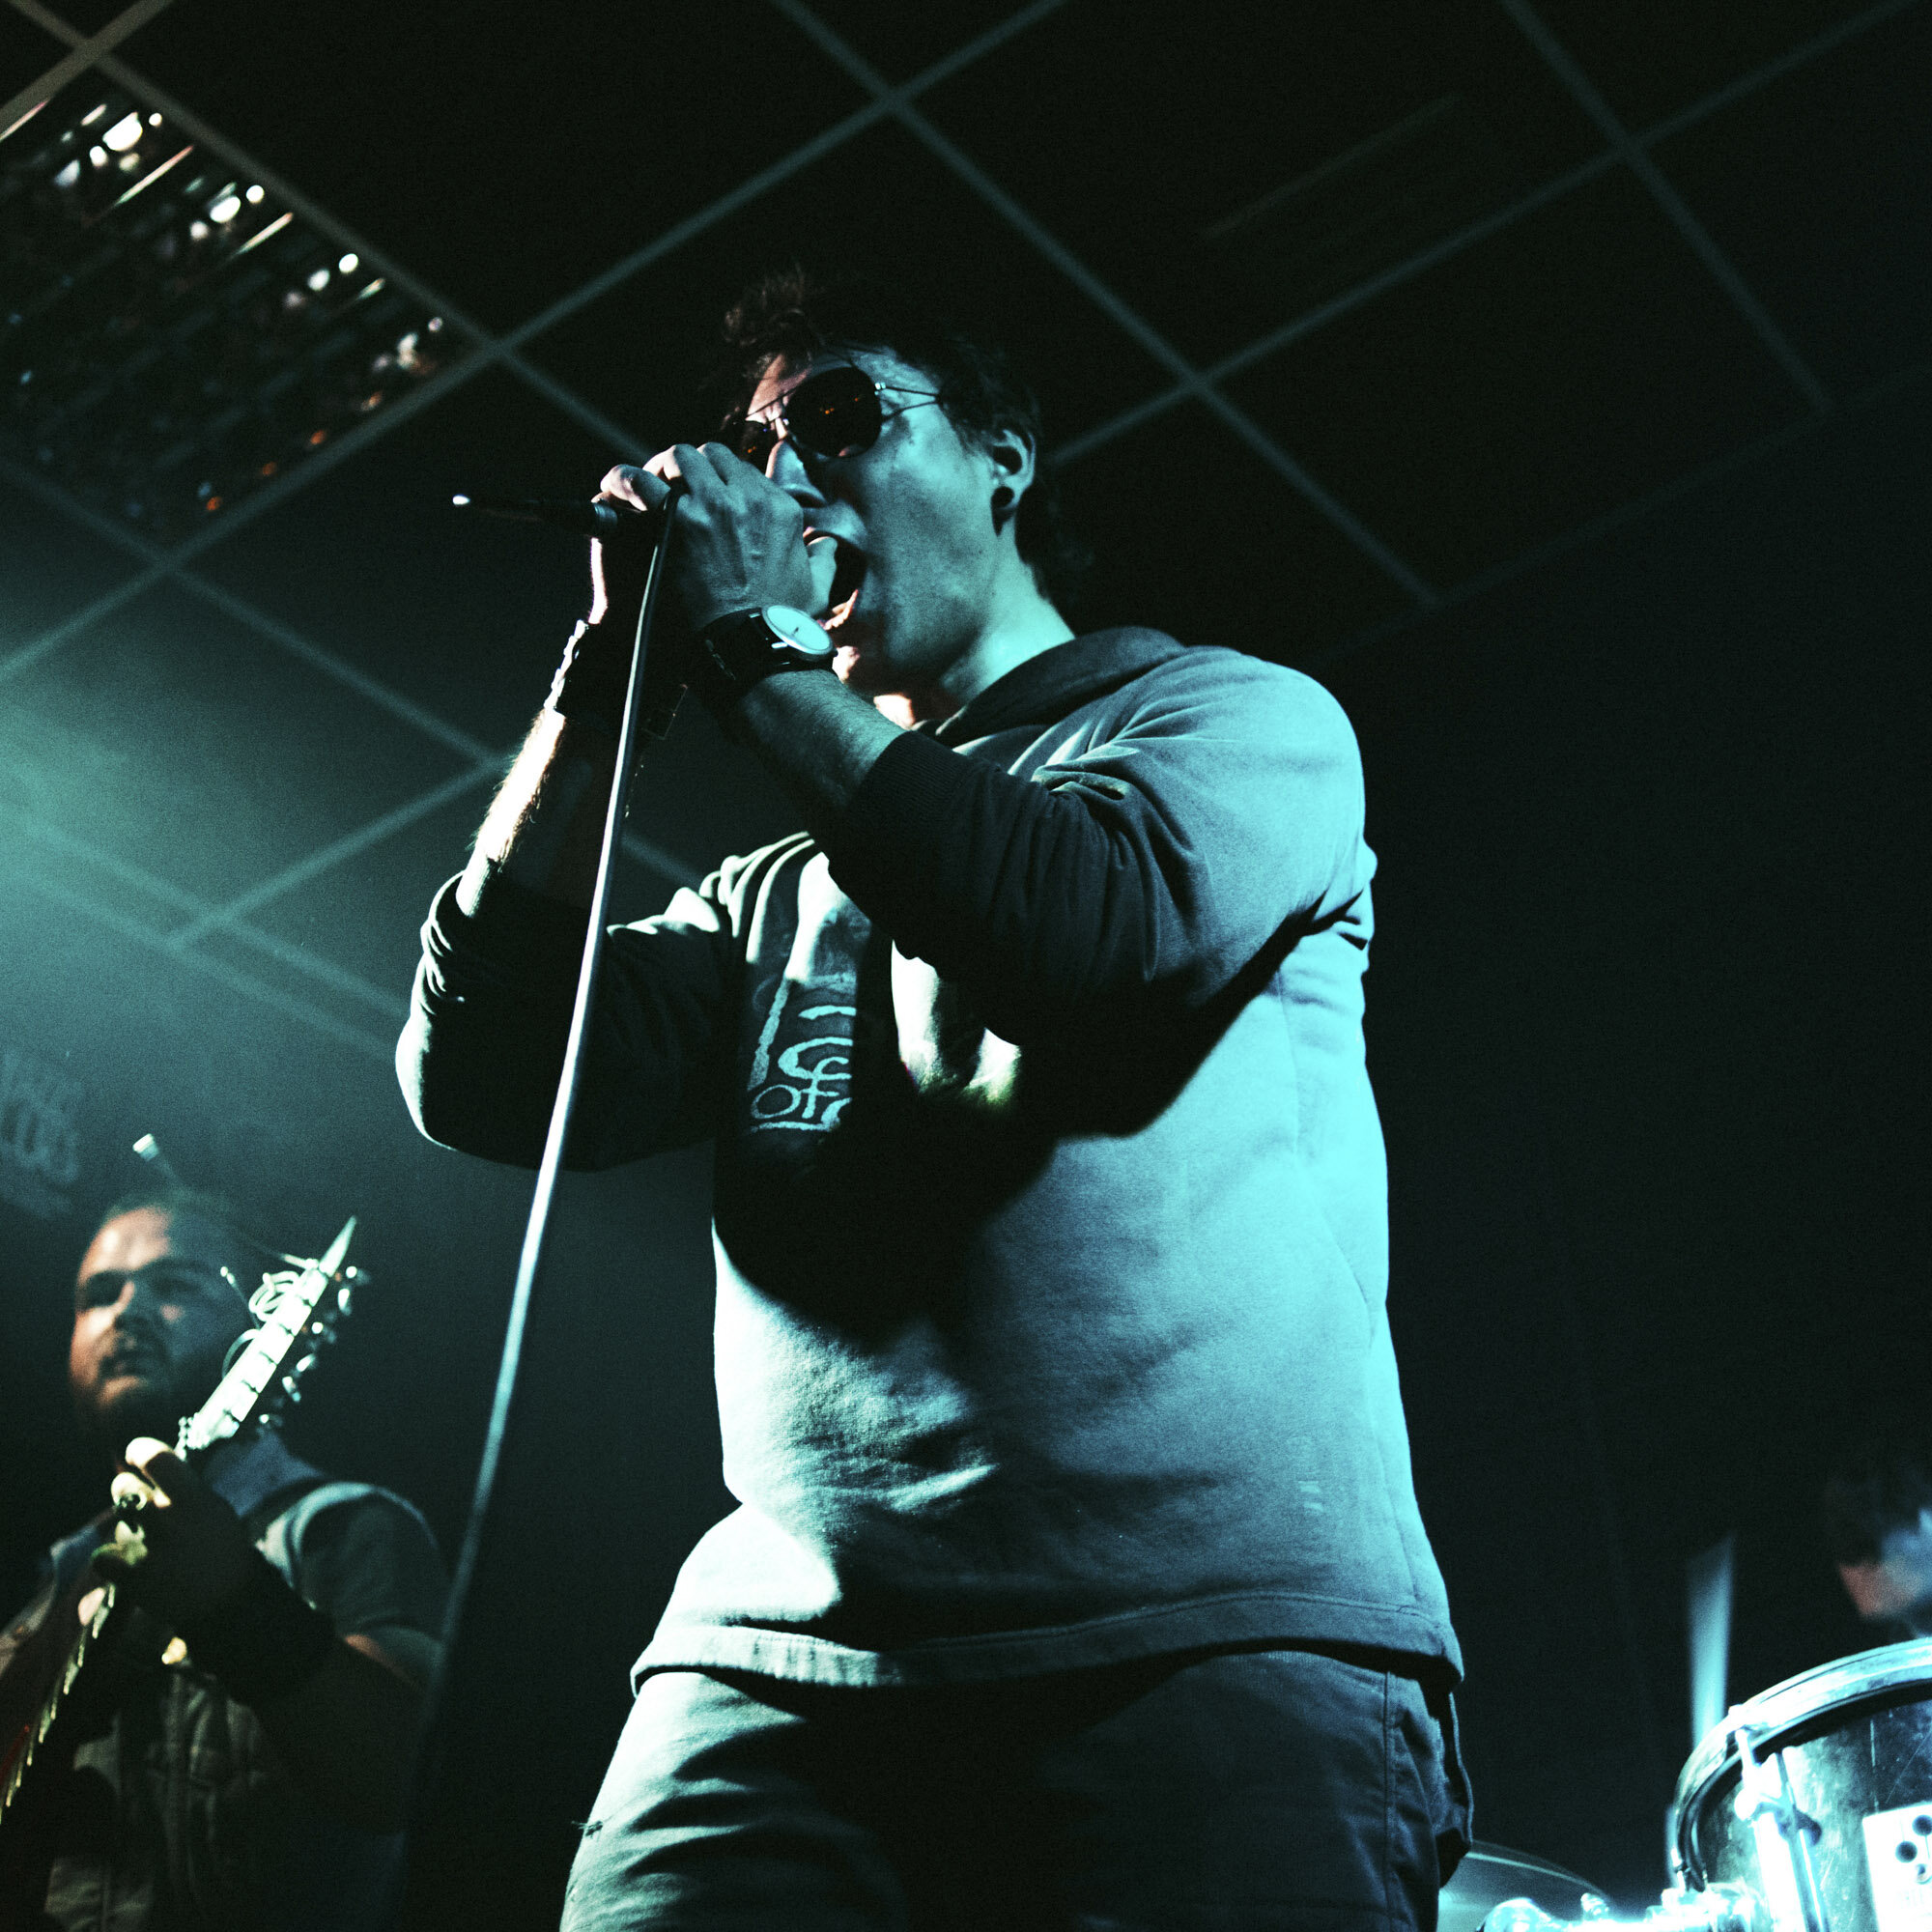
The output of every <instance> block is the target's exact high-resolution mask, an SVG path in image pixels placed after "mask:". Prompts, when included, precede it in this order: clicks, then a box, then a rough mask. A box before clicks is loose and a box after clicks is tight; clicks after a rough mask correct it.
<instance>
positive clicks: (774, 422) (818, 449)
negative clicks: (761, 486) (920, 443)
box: [731, 362, 939, 469]
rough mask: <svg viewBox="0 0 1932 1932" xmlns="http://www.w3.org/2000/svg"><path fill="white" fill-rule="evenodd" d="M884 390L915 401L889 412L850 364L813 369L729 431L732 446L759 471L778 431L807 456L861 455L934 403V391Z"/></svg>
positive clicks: (865, 378)
mask: <svg viewBox="0 0 1932 1932" xmlns="http://www.w3.org/2000/svg"><path fill="white" fill-rule="evenodd" d="M887 386H888V387H890V388H891V389H892V391H893V393H894V394H895V395H899V396H911V397H913V398H914V400H913V401H912V402H909V403H901V404H899V405H897V406H896V407H895V408H893V409H888V408H887V407H886V405H885V403H884V401H883V400H882V399H881V396H880V393H879V385H878V384H876V383H875V382H873V381H872V379H871V377H869V376H868V375H867V374H866V372H865V370H863V369H861V368H858V367H856V366H855V365H854V364H852V363H849V362H840V363H838V364H836V365H835V366H834V367H832V368H830V369H820V370H817V371H815V372H814V373H813V374H811V375H810V376H808V377H807V378H806V379H805V381H804V382H802V383H801V384H799V385H798V386H797V388H795V389H792V390H789V391H787V393H786V394H784V395H782V396H781V397H780V398H779V399H778V401H777V402H775V403H773V404H771V405H770V406H769V407H768V408H766V409H764V410H762V411H760V412H759V413H758V414H757V415H755V416H747V417H746V418H745V419H744V421H743V422H741V423H740V424H739V425H738V426H737V428H736V429H735V430H734V431H733V432H732V435H731V447H732V448H733V449H735V450H736V451H737V452H738V454H739V455H740V456H742V457H743V458H744V459H745V461H746V462H747V463H750V464H752V465H753V466H754V467H755V468H757V469H764V468H765V466H766V465H767V464H768V463H770V461H771V458H772V451H773V450H774V449H776V448H777V447H778V445H779V440H780V432H781V431H782V432H783V433H784V435H785V436H787V437H789V438H790V439H791V440H792V441H794V442H795V443H797V444H798V446H799V448H800V449H802V450H803V451H804V452H805V453H806V454H807V455H808V456H823V457H837V456H860V455H863V454H864V453H865V452H866V451H867V450H868V449H870V448H871V446H872V445H873V444H874V443H875V442H877V441H878V440H879V433H880V431H881V430H883V429H884V428H885V426H886V424H887V423H888V422H889V421H891V419H892V418H893V417H894V416H897V415H903V414H904V413H905V412H906V411H907V410H916V409H921V408H923V406H924V405H925V404H927V403H936V402H937V401H938V400H939V393H938V391H937V390H935V389H901V388H900V387H898V385H897V384H888V385H887Z"/></svg>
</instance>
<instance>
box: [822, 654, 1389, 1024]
mask: <svg viewBox="0 0 1932 1932" xmlns="http://www.w3.org/2000/svg"><path fill="white" fill-rule="evenodd" d="M1362 830H1363V800H1362V776H1361V762H1360V757H1359V754H1358V753H1357V751H1356V747H1355V741H1354V734H1353V733H1352V732H1351V731H1350V727H1349V723H1348V720H1347V718H1346V717H1345V716H1344V715H1343V713H1342V709H1341V707H1340V706H1339V705H1338V704H1337V703H1336V702H1335V700H1334V699H1333V698H1332V697H1330V696H1328V694H1327V693H1326V692H1325V691H1323V690H1322V689H1321V686H1320V685H1318V684H1316V683H1315V682H1314V681H1313V680H1312V679H1309V678H1306V677H1303V676H1301V675H1300V674H1299V673H1297V672H1294V671H1290V670H1285V669H1283V668H1280V667H1278V666H1272V665H1265V664H1262V663H1260V662H1258V661H1256V660H1253V659H1249V658H1244V657H1240V656H1238V655H1237V654H1236V653H1234V652H1231V651H1222V650H1201V651H1193V652H1189V653H1187V654H1185V655H1184V656H1182V657H1180V658H1178V659H1175V660H1172V661H1171V662H1170V663H1168V664H1166V665H1163V666H1161V667H1159V668H1156V669H1154V670H1152V671H1151V672H1150V673H1149V674H1148V675H1147V676H1146V677H1144V678H1142V679H1140V680H1138V681H1137V683H1136V684H1135V685H1133V686H1131V687H1129V688H1128V690H1127V691H1126V692H1124V693H1123V694H1122V698H1121V700H1120V702H1119V704H1118V706H1117V707H1113V708H1110V709H1109V710H1108V711H1107V713H1106V714H1105V717H1104V719H1103V722H1102V725H1101V726H1100V728H1099V730H1098V731H1097V732H1096V733H1094V734H1092V735H1091V737H1090V736H1089V735H1086V734H1083V735H1081V736H1080V737H1078V738H1077V739H1076V740H1075V743H1074V746H1073V748H1072V749H1070V750H1069V752H1068V753H1067V754H1066V755H1065V756H1063V757H1054V758H1050V759H1049V760H1048V761H1047V762H1046V763H1044V764H1042V765H1040V766H1039V767H1038V768H1037V769H1036V770H1034V771H1033V772H1032V773H1030V774H1029V775H1028V776H1026V777H1017V776H1014V775H1013V774H1011V773H1009V772H1007V771H1005V770H1002V769H1001V768H1000V767H999V766H997V765H995V764H993V763H991V762H989V761H987V760H985V759H982V758H978V757H974V756H972V755H970V754H966V755H962V754H961V753H956V752H952V751H949V750H947V749H946V748H945V747H944V746H942V745H939V744H936V743H935V742H933V741H932V740H931V739H929V738H926V737H924V736H922V735H919V734H916V733H908V734H907V735H906V736H905V737H903V738H902V739H900V740H898V741H897V742H896V743H895V744H893V745H892V746H891V747H889V748H888V749H887V751H886V752H885V753H884V754H883V755H882V756H881V757H880V758H879V760H878V762H877V763H876V764H875V765H874V766H873V768H872V770H871V771H870V772H869V773H868V774H867V777H866V780H865V781H864V782H863V783H862V784H861V786H860V788H859V790H858V793H857V794H856V795H855V797H854V799H853V801H852V803H851V806H850V807H849V808H848V810H847V811H846V812H845V814H844V817H843V819H842V821H841V822H840V824H839V825H838V828H837V830H836V832H835V833H834V834H833V836H832V837H830V838H828V839H827V857H828V859H829V861H830V863H831V865H832V868H833V872H834V875H835V876H836V877H837V878H838V882H839V884H840V886H841V887H843V889H844V890H845V891H846V892H847V893H848V894H849V895H851V897H852V898H853V899H854V900H855V901H856V902H857V903H858V904H859V905H860V906H861V907H863V908H864V910H865V911H866V912H867V914H869V915H870V917H871V918H873V919H874V920H875V921H877V922H878V923H880V924H881V925H883V926H884V927H885V929H886V930H887V931H889V932H890V933H891V934H892V935H893V938H894V940H895V943H896V944H897V946H898V947H899V950H900V951H901V952H906V953H909V954H912V955H914V956H916V957H919V958H922V959H924V960H925V961H926V962H927V963H928V964H930V965H931V966H932V967H933V968H934V969H935V970H936V971H938V972H939V973H940V974H942V975H943V976H945V977H946V978H949V979H953V980H958V981H960V982H961V983H962V984H963V985H965V986H967V987H969V988H970V989H971V990H972V991H973V992H974V993H975V995H976V996H977V998H978V1000H979V1002H980V1008H981V1010H982V1011H984V1012H985V1013H986V1015H987V1017H988V1019H989V1020H990V1021H992V1023H993V1024H994V1025H995V1026H996V1027H998V1029H999V1031H1000V1032H1001V1033H1002V1034H1004V1035H1005V1036H1006V1037H1009V1038H1011V1039H1014V1040H1016V1041H1024V1040H1025V1039H1026V1038H1027V1037H1028V1034H1029V1032H1031V1031H1033V1030H1035V1029H1037V1028H1039V1027H1042V1026H1045V1025H1051V1024H1055V1023H1058V1022H1059V1021H1060V1020H1062V1019H1064V1018H1065V1015H1066V1014H1067V1013H1069V1012H1078V1011H1081V1010H1082V1009H1088V1008H1091V1007H1093V1006H1094V1004H1095V1003H1099V1002H1111V1001H1115V1000H1119V999H1122V998H1131V997H1133V996H1135V995H1141V994H1148V993H1153V994H1156V995H1159V996H1163V997H1165V998H1167V999H1170V1000H1173V1001H1176V1002H1178V1003H1179V1004H1180V1005H1182V1006H1183V1007H1189V1008H1192V1007H1198V1006H1201V1005H1203V1004H1205V1003H1206V1002H1208V1000H1210V999H1212V998H1213V996H1214V995H1215V994H1216V993H1218V992H1220V991H1221V990H1222V989H1223V988H1224V987H1225V986H1227V985H1228V983H1229V982H1230V981H1231V980H1233V979H1234V978H1235V976H1236V974H1237V973H1239V972H1240V970H1241V968H1242V967H1243V966H1245V965H1246V964H1247V963H1248V962H1249V961H1250V960H1252V959H1254V958H1255V957H1256V955H1257V954H1258V953H1260V952H1263V950H1264V949H1265V948H1266V947H1267V946H1268V945H1269V944H1270V942H1271V941H1273V942H1277V943H1284V942H1286V943H1292V941H1293V936H1294V935H1295V933H1296V932H1297V931H1298V930H1307V929H1312V927H1313V926H1314V925H1316V924H1318V923H1322V922H1324V921H1328V920H1332V919H1335V918H1339V917H1340V916H1342V915H1343V914H1344V913H1345V912H1346V911H1347V910H1348V908H1349V907H1350V905H1351V904H1352V903H1353V901H1354V900H1355V898H1357V897H1358V896H1359V895H1360V894H1361V892H1362V890H1363V889H1364V888H1365V887H1366V885H1367V884H1368V881H1369V876H1370V873H1371V872H1372V870H1373V866H1374V862H1373V859H1372V858H1371V856H1370V854H1369V851H1368V848H1367V846H1366V845H1365V844H1364V843H1363V840H1362Z"/></svg>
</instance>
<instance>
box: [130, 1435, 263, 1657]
mask: <svg viewBox="0 0 1932 1932" xmlns="http://www.w3.org/2000/svg"><path fill="white" fill-rule="evenodd" d="M126 1460H127V1463H128V1467H127V1468H125V1469H123V1470H122V1471H121V1472H120V1474H118V1475H117V1476H116V1477H115V1478H114V1481H113V1484H112V1486H111V1488H110V1490H109V1494H110V1495H111V1496H112V1497H113V1500H114V1515H115V1523H114V1541H113V1542H112V1543H109V1544H103V1545H102V1546H101V1547H100V1548H99V1549H98V1550H97V1551H96V1552H95V1556H94V1568H95V1574H96V1575H97V1576H99V1577H102V1578H107V1577H112V1578H114V1579H115V1581H116V1583H117V1585H118V1587H119V1588H120V1589H121V1590H122V1591H123V1592H125V1594H126V1595H127V1597H128V1600H129V1601H130V1602H131V1603H136V1604H139V1605H141V1606H142V1607H143V1608H144V1609H146V1610H148V1611H150V1612H151V1613H152V1614H153V1615H155V1616H156V1617H158V1618H159V1619H160V1620H161V1621H162V1622H163V1623H165V1624H170V1625H175V1626H179V1625H181V1624H185V1623H192V1622H194V1621H196V1620H197V1619H198V1618H202V1617H205V1616H208V1615H210V1614H211V1613H213V1612H217V1611H219V1610H221V1609H222V1608H224V1607H225V1606H226V1605H228V1604H229V1603H230V1602H232V1601H233V1600H234V1598H235V1597H236V1595H237V1594H238V1593H239V1591H240V1590H241V1585H242V1583H243V1582H244V1581H245V1579H246V1577H247V1574H248V1565H249V1560H250V1558H251V1556H252V1555H253V1552H254V1545H253V1544H252V1543H250V1542H249V1541H248V1532H247V1531H246V1530H245V1529H243V1528H242V1526H241V1518H240V1517H238V1516H237V1515H236V1514H235V1512H234V1511H233V1510H232V1509H230V1508H229V1506H228V1505H227V1504H226V1503H225V1502H223V1501H222V1500H221V1498H220V1497H219V1496H217V1495H216V1494H215V1493H214V1492H213V1490H211V1489H210V1488H209V1487H208V1486H207V1485H206V1484H205V1483H203V1482H202V1481H201V1479H200V1478H199V1477H198V1476H196V1475H195V1474H194V1472H193V1471H192V1470H191V1469H189V1467H188V1466H187V1464H186V1463H184V1462H183V1461H182V1459H181V1458H180V1457H179V1456H177V1455H176V1454H175V1453H174V1451H173V1450H172V1449H170V1448H169V1447H168V1446H167V1444H166V1443H165V1442H160V1441H157V1440H156V1438H155V1437H154V1436H152V1435H137V1436H136V1437H135V1438H134V1439H133V1441H131V1442H130V1443H128V1452H127V1459H126Z"/></svg>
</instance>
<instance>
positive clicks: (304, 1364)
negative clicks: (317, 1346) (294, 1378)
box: [296, 1355, 315, 1376]
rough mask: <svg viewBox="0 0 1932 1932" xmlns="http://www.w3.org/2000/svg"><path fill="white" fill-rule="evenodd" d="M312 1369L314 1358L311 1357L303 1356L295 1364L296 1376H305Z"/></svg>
mask: <svg viewBox="0 0 1932 1932" xmlns="http://www.w3.org/2000/svg"><path fill="white" fill-rule="evenodd" d="M314 1367H315V1357H314V1356H313V1355H304V1356H303V1357H302V1358H301V1360H300V1361H298V1363H297V1364H296V1374H297V1375H298V1376H305V1375H307V1374H308V1372H309V1371H310V1370H311V1369H312V1368H314Z"/></svg>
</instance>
